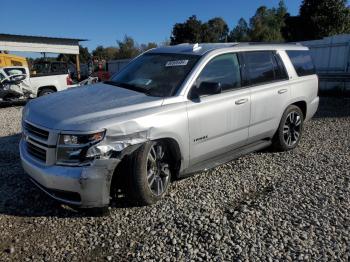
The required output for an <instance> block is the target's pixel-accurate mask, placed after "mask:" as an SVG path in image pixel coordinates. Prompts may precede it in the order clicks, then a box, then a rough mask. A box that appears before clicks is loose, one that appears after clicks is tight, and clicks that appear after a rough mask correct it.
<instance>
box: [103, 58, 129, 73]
mask: <svg viewBox="0 0 350 262" xmlns="http://www.w3.org/2000/svg"><path fill="white" fill-rule="evenodd" d="M131 60H132V59H119V60H111V61H108V62H107V63H108V72H109V73H110V75H111V76H112V75H114V74H116V73H119V72H120V70H122V69H123V68H124V67H125V66H126V65H127V64H128V63H129V62H130V61H131Z"/></svg>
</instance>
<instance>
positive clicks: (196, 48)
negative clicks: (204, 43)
mask: <svg viewBox="0 0 350 262" xmlns="http://www.w3.org/2000/svg"><path fill="white" fill-rule="evenodd" d="M201 49H202V47H201V46H199V44H198V43H195V44H194V45H193V48H192V51H193V52H196V51H198V50H201Z"/></svg>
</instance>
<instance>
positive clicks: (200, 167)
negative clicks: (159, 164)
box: [180, 140, 272, 177]
mask: <svg viewBox="0 0 350 262" xmlns="http://www.w3.org/2000/svg"><path fill="white" fill-rule="evenodd" d="M271 144H272V142H271V141H270V140H261V141H258V142H255V143H252V144H249V145H246V146H243V147H240V148H236V149H234V150H231V151H229V152H227V153H224V154H221V155H218V156H215V157H213V158H211V159H208V160H205V161H202V162H199V163H197V164H195V165H194V166H192V167H190V168H187V169H185V170H184V171H183V172H182V173H181V174H180V177H187V176H190V175H191V174H193V173H197V172H200V171H207V170H209V169H212V168H214V167H217V166H220V165H223V164H225V163H227V162H230V161H232V160H233V159H236V158H239V157H241V156H243V155H246V154H249V153H252V152H256V151H259V150H261V149H263V148H266V147H269V146H270V145H271Z"/></svg>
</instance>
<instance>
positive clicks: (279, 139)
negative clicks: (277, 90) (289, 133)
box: [273, 105, 304, 151]
mask: <svg viewBox="0 0 350 262" xmlns="http://www.w3.org/2000/svg"><path fill="white" fill-rule="evenodd" d="M291 112H297V113H298V114H299V116H300V117H301V124H300V136H299V139H298V141H297V142H296V143H295V144H294V145H292V146H288V145H287V144H286V142H285V141H284V135H283V127H284V124H285V122H286V119H287V117H288V115H289V114H290V113H291ZM303 127H304V115H303V112H302V111H301V109H300V108H299V107H297V106H295V105H290V106H288V107H287V109H286V110H285V111H284V113H283V115H282V119H281V122H280V124H279V126H278V130H277V132H276V135H275V137H274V141H273V147H274V148H275V149H277V150H278V151H288V150H292V149H294V148H296V147H297V146H298V144H299V142H300V140H301V137H302V133H303Z"/></svg>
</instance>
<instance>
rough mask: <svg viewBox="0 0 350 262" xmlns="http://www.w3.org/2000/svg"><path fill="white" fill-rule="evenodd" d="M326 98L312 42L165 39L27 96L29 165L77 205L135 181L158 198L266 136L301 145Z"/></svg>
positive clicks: (34, 175)
mask: <svg viewBox="0 0 350 262" xmlns="http://www.w3.org/2000/svg"><path fill="white" fill-rule="evenodd" d="M318 103H319V98H318V78H317V75H316V74H315V70H314V66H313V63H312V60H311V57H310V54H309V51H308V49H307V48H306V47H303V46H300V45H274V44H271V45H265V44H263V45H262V44H239V43H228V44H200V45H198V44H195V45H192V44H182V45H177V46H171V47H161V48H156V49H152V50H150V51H148V52H146V53H144V54H142V55H140V56H139V57H137V58H136V59H134V60H133V61H132V62H131V63H130V64H129V65H128V66H127V67H126V68H125V69H124V70H122V71H121V72H120V73H118V74H117V75H115V76H113V77H112V78H111V80H110V81H107V82H104V83H100V84H95V85H91V86H88V87H79V88H73V89H70V90H67V91H64V92H59V93H57V94H52V95H49V96H47V97H42V98H38V99H35V100H33V101H31V102H29V103H28V104H27V106H26V107H25V108H24V110H23V120H22V126H23V136H22V139H21V142H20V152H21V160H22V165H23V168H24V169H25V171H26V172H27V173H28V174H29V176H30V179H31V180H32V181H33V183H34V184H35V185H37V186H38V187H39V188H40V189H42V190H43V191H44V192H46V193H47V194H48V195H50V196H51V197H53V198H55V199H57V200H60V201H63V202H65V203H68V204H73V205H78V206H80V207H85V208H87V207H105V206H107V205H108V204H109V202H110V199H112V198H113V197H115V196H116V195H118V194H120V192H121V190H124V189H125V191H124V193H125V194H126V195H127V196H129V197H130V198H131V199H134V200H135V201H137V203H138V204H144V205H148V204H152V203H155V202H156V201H158V200H159V199H161V198H162V197H163V196H164V194H165V193H166V192H167V189H168V187H169V185H170V182H171V181H172V180H174V179H176V178H179V177H184V176H187V175H189V174H192V173H194V172H197V171H200V170H206V169H209V168H212V167H215V166H217V165H220V164H222V163H225V162H227V161H230V160H232V159H234V158H236V157H239V156H241V155H243V154H247V153H249V152H252V151H257V150H260V149H262V148H265V147H268V146H272V147H273V148H274V149H276V150H280V151H286V150H291V149H293V148H295V147H296V146H297V145H298V143H299V141H300V138H301V134H302V129H303V123H304V121H306V120H308V119H310V118H311V117H312V116H313V115H314V113H315V112H316V110H317V107H318Z"/></svg>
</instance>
